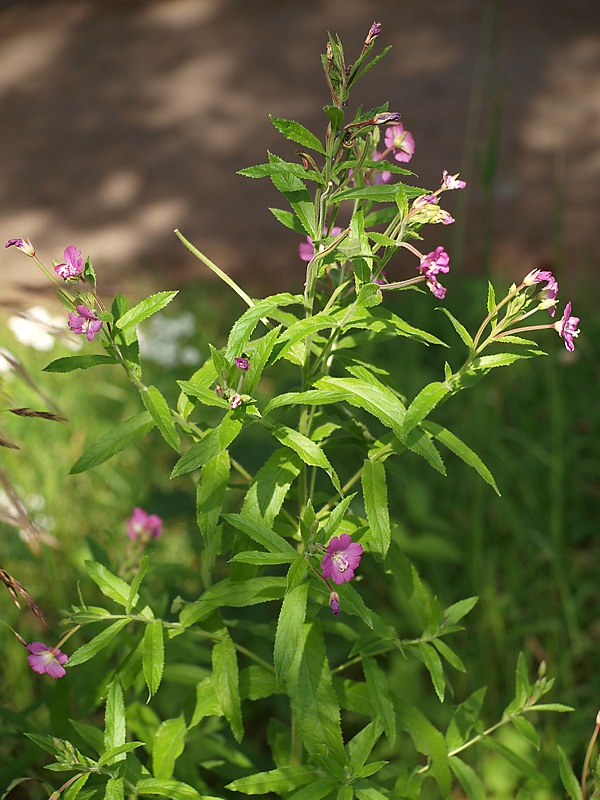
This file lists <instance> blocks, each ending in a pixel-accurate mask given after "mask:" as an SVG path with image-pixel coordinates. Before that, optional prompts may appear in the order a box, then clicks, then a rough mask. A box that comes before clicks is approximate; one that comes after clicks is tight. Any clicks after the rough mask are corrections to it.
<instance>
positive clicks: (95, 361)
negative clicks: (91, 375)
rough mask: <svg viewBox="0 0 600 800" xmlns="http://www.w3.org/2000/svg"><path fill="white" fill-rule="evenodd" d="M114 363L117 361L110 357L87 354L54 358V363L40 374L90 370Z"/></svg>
mask: <svg viewBox="0 0 600 800" xmlns="http://www.w3.org/2000/svg"><path fill="white" fill-rule="evenodd" d="M116 363H117V361H116V360H115V359H114V358H113V357H112V356H105V355H101V354H95V353H88V354H83V355H77V356H64V357H63V358H56V359H55V360H54V361H51V362H50V363H49V364H46V366H45V367H44V368H43V370H42V372H73V370H76V369H90V368H91V367H101V366H105V365H107V364H116Z"/></svg>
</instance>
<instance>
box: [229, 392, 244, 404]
mask: <svg viewBox="0 0 600 800" xmlns="http://www.w3.org/2000/svg"><path fill="white" fill-rule="evenodd" d="M241 405H242V398H241V397H240V395H239V394H238V393H237V392H234V393H233V394H232V395H231V397H230V398H229V408H237V407H238V406H241Z"/></svg>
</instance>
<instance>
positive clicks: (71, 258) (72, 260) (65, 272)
mask: <svg viewBox="0 0 600 800" xmlns="http://www.w3.org/2000/svg"><path fill="white" fill-rule="evenodd" d="M64 259H65V260H64V262H63V263H62V264H55V265H54V270H55V272H56V274H57V275H59V276H60V277H61V278H62V279H63V280H64V281H66V280H68V279H69V278H76V277H77V276H78V275H80V274H81V273H82V272H83V261H82V259H81V251H80V250H78V249H77V248H76V247H75V245H74V244H70V245H69V246H68V247H67V248H66V249H65V252H64Z"/></svg>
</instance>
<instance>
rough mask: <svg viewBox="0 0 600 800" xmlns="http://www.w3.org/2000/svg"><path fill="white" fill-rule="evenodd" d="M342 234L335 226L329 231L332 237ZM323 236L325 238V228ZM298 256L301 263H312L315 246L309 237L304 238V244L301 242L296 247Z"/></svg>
mask: <svg viewBox="0 0 600 800" xmlns="http://www.w3.org/2000/svg"><path fill="white" fill-rule="evenodd" d="M341 232H342V229H341V228H338V227H337V225H334V226H333V228H332V229H331V235H332V236H339V235H340V233H341ZM323 233H324V234H325V236H327V228H325V229H324V230H323ZM298 255H299V256H300V258H301V259H302V261H312V259H313V258H314V255H315V245H314V242H313V240H312V239H311V238H310V236H307V237H306V242H301V243H300V245H299V246H298Z"/></svg>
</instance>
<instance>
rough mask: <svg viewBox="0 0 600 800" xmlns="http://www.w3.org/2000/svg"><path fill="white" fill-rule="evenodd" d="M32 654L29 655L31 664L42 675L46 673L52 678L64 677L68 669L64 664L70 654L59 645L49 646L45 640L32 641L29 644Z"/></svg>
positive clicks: (28, 647)
mask: <svg viewBox="0 0 600 800" xmlns="http://www.w3.org/2000/svg"><path fill="white" fill-rule="evenodd" d="M27 649H28V650H29V652H30V653H31V655H29V656H27V661H28V662H29V666H30V667H31V669H32V670H33V671H34V672H39V674H40V675H43V674H44V673H46V674H47V675H50V677H51V678H64V676H65V675H66V674H67V671H66V670H65V668H64V667H63V666H62V665H63V664H66V663H67V661H68V656H67V655H66V654H65V653H63V652H61V651H60V650H59V649H58V647H47V646H46V645H45V644H44V643H43V642H32V643H31V644H28V645H27Z"/></svg>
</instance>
